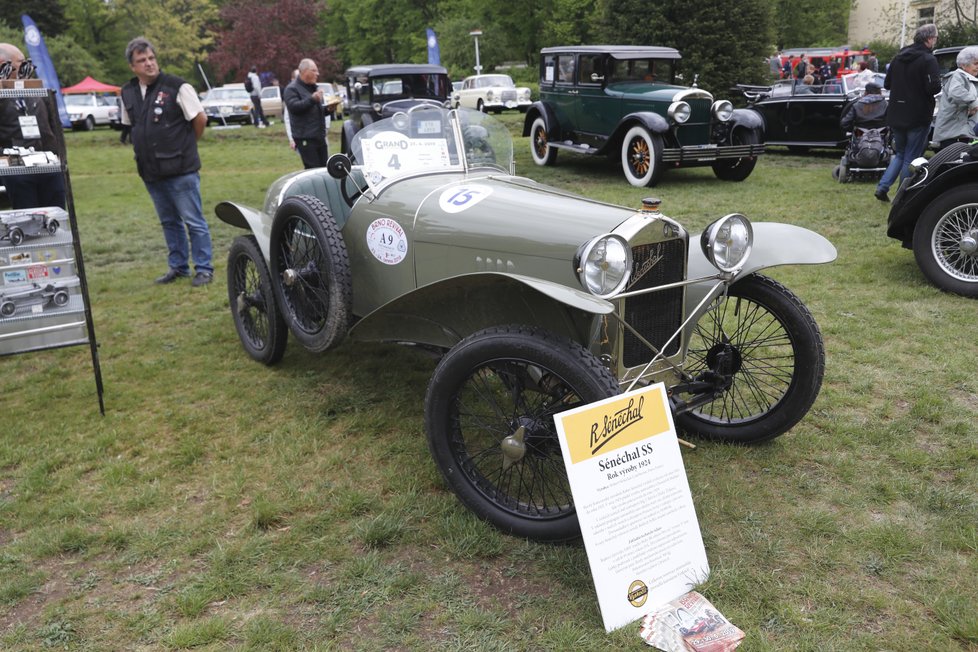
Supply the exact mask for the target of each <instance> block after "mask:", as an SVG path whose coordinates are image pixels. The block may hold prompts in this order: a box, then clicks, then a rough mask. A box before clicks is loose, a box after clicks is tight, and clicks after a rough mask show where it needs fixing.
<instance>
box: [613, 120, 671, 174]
mask: <svg viewBox="0 0 978 652" xmlns="http://www.w3.org/2000/svg"><path fill="white" fill-rule="evenodd" d="M662 149H663V145H662V136H660V135H659V134H651V133H649V130H648V129H646V128H645V127H643V126H641V125H635V126H634V127H632V128H631V129H629V130H628V131H627V132H626V133H625V137H624V138H623V139H622V141H621V169H622V172H624V173H625V179H626V180H628V183H630V184H632V185H633V186H635V187H636V188H644V187H651V186H654V185H655V184H656V183H658V181H659V177H661V176H662V167H663V166H662Z"/></svg>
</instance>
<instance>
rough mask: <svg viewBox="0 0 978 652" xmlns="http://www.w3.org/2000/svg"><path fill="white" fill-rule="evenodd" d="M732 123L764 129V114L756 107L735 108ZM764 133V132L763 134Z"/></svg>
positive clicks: (749, 127)
mask: <svg viewBox="0 0 978 652" xmlns="http://www.w3.org/2000/svg"><path fill="white" fill-rule="evenodd" d="M730 124H731V125H733V126H736V127H747V128H748V129H760V130H761V131H763V130H764V116H763V115H761V112H760V111H755V110H754V109H734V111H733V115H732V116H730ZM762 135H763V134H762Z"/></svg>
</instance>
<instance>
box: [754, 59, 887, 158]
mask: <svg viewBox="0 0 978 652" xmlns="http://www.w3.org/2000/svg"><path fill="white" fill-rule="evenodd" d="M885 77H886V75H884V74H883V73H876V74H875V75H874V76H873V79H872V81H874V82H876V83H877V84H878V85H879V86H880V88H882V87H883V80H884V78H885ZM864 86H865V84H860V83H859V82H858V81H857V79H856V75H855V74H854V73H850V74H848V75H845V76H844V77H840V78H837V79H830V80H829V81H827V82H826V83H824V84H821V85H812V86H805V85H804V84H802V83H801V82H798V81H797V80H794V79H785V80H783V81H779V82H777V83H775V84H773V85H771V86H750V85H747V84H740V85H738V86H737V88H738V89H739V90H740V91H741V92H742V93H743V94H744V97H746V98H747V104H748V106H749V107H751V108H752V109H755V110H756V111H760V113H761V115H763V116H764V142H765V143H766V144H768V145H787V146H788V149H790V150H792V151H806V150H807V149H808V148H810V147H832V148H836V147H838V148H844V147H845V146H846V144H847V143H848V142H849V137H848V136H847V135H846V132H845V131H844V130H843V129H842V126H841V125H840V124H839V121H840V120H841V119H842V112H843V110H844V109H845V107H846V106H847V105H848V103H849V102H851V101H853V100H855V99H858V98H859V97H861V96H862V94H863V91H864ZM888 94H889V92H888V91H884V95H888Z"/></svg>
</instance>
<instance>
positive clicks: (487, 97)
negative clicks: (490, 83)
mask: <svg viewBox="0 0 978 652" xmlns="http://www.w3.org/2000/svg"><path fill="white" fill-rule="evenodd" d="M486 101H488V102H492V89H491V88H490V89H489V90H487V91H486Z"/></svg>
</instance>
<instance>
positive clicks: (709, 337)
mask: <svg viewBox="0 0 978 652" xmlns="http://www.w3.org/2000/svg"><path fill="white" fill-rule="evenodd" d="M720 360H724V361H725V362H726V368H723V367H722V366H721V367H719V368H718V361H720ZM687 362H688V364H687V367H686V369H687V371H688V372H689V373H690V374H691V375H693V376H694V377H695V376H697V375H698V374H700V373H701V372H703V371H707V370H711V371H716V372H719V373H721V374H728V373H732V374H733V376H732V379H731V384H730V386H729V387H728V388H727V389H726V390H725V391H724V392H723V393H722V394H721V395H720V396H719V397H717V398H715V399H714V400H713V401H712V402H710V403H707V404H706V405H703V406H701V407H700V408H698V409H697V410H695V411H694V412H695V414H696V415H697V416H699V417H700V418H702V419H706V420H713V421H716V422H720V423H739V422H744V421H749V420H751V419H755V418H758V417H760V416H763V415H764V414H767V413H769V412H770V411H771V410H772V409H774V407H775V406H776V405H777V404H778V402H780V401H781V399H783V398H784V396H785V395H786V394H787V392H788V388H789V387H790V385H791V381H792V378H793V377H794V375H795V353H794V347H793V345H792V342H791V337H790V335H789V334H788V331H787V330H786V328H785V326H784V324H783V323H782V322H781V321H780V320H779V319H778V318H777V317H776V316H775V315H774V314H773V313H771V312H770V311H768V310H767V308H765V307H764V306H763V305H761V304H759V303H756V302H754V301H752V300H750V299H746V298H741V297H729V298H725V299H720V300H719V302H718V303H717V305H716V306H715V308H714V309H713V310H711V311H710V312H709V313H707V315H705V316H704V317H703V318H702V319H701V320H700V321H699V323H698V324H697V326H696V328H695V330H694V332H693V335H692V338H691V341H690V347H689V357H688V359H687Z"/></svg>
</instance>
